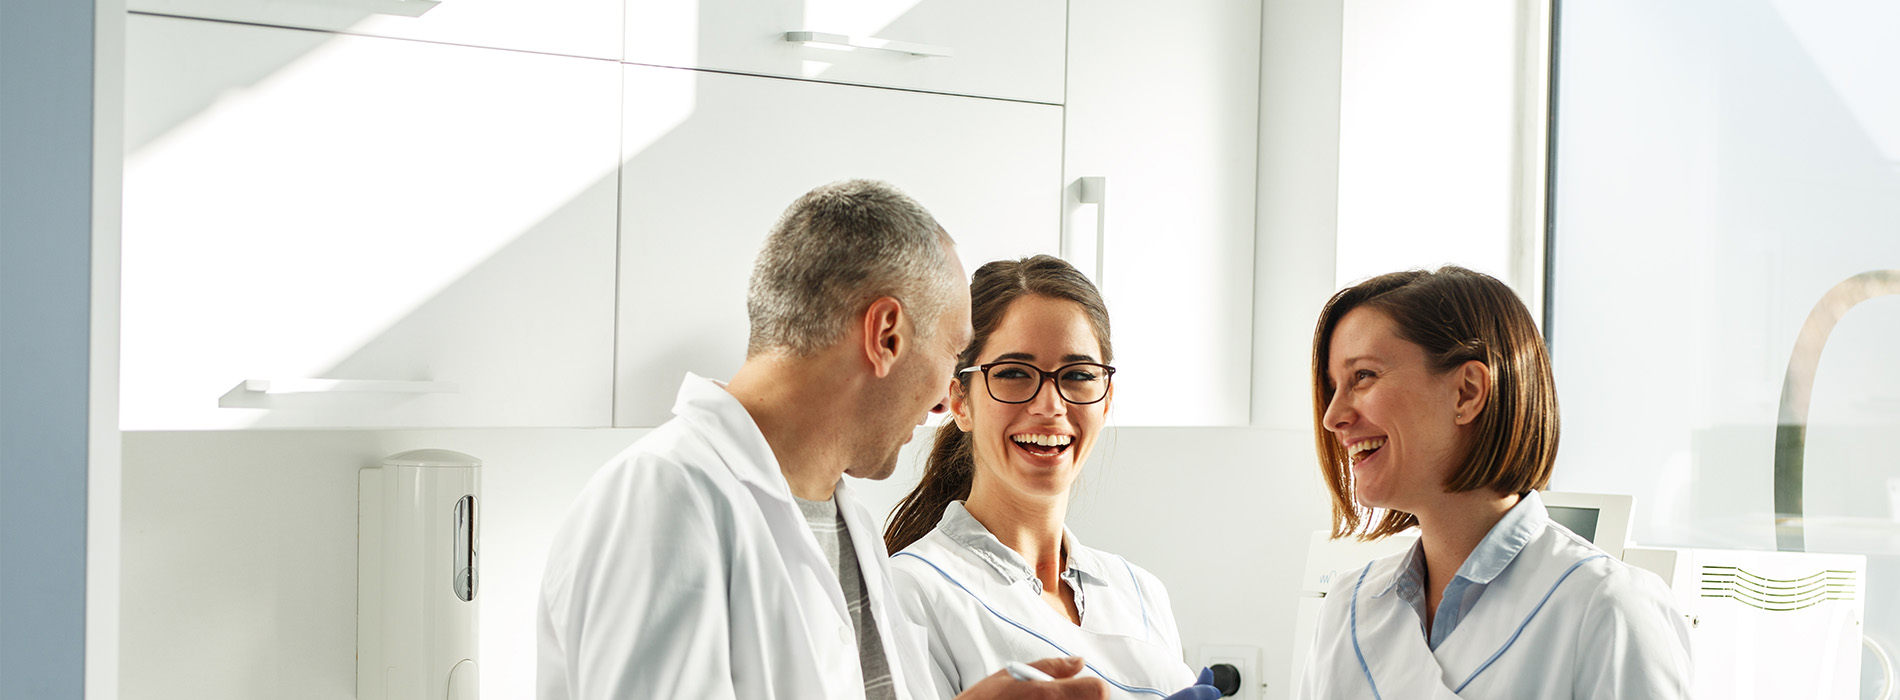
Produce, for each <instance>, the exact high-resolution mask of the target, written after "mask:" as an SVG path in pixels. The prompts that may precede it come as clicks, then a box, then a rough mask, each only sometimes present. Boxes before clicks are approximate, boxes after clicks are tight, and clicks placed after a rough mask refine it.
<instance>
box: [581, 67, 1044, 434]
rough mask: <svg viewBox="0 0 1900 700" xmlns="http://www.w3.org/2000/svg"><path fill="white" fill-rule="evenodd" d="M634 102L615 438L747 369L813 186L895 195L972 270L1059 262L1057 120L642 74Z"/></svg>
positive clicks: (993, 107)
mask: <svg viewBox="0 0 1900 700" xmlns="http://www.w3.org/2000/svg"><path fill="white" fill-rule="evenodd" d="M626 100H627V101H626V132H625V137H624V138H625V146H624V147H625V149H626V150H625V153H624V155H623V157H622V161H623V164H622V172H621V190H620V192H621V250H620V275H621V284H620V311H619V315H620V323H619V346H618V358H619V363H618V365H617V372H616V382H615V387H616V389H617V391H616V393H615V401H614V406H615V414H614V418H615V423H616V424H618V425H623V426H648V425H656V424H658V423H660V422H663V421H665V420H666V419H667V418H668V417H669V416H670V414H671V408H672V405H673V398H674V394H675V392H676V391H677V390H678V388H679V384H680V379H681V378H682V377H683V376H684V375H685V373H686V372H688V371H691V372H694V373H698V374H700V375H702V376H708V377H715V378H721V379H723V378H725V377H728V376H731V374H732V373H733V371H734V370H736V369H738V367H739V364H740V362H741V361H742V360H743V359H744V357H745V345H746V337H747V322H746V313H745V290H746V282H747V279H748V278H749V277H750V275H751V272H752V261H753V258H754V257H755V256H756V255H757V253H758V250H759V246H760V245H761V244H762V243H763V242H764V240H765V235H766V233H767V232H768V230H769V229H770V228H771V227H772V225H773V223H775V222H776V221H777V220H778V217H779V214H780V213H782V212H783V211H784V209H785V207H786V206H787V205H789V204H791V203H792V200H794V199H797V198H798V197H799V196H800V195H802V194H804V193H805V192H806V191H808V190H810V189H811V188H813V187H815V186H818V185H821V184H824V183H827V182H832V181H835V180H842V179H848V178H873V179H879V180H885V181H887V182H890V183H892V184H894V185H896V186H898V187H899V188H901V189H903V190H904V191H905V192H906V193H908V194H910V195H911V196H912V197H914V198H916V199H917V201H919V202H921V203H922V204H923V205H924V207H926V208H928V209H929V210H930V211H931V213H932V214H933V215H935V216H936V218H937V220H938V221H939V222H940V223H942V224H943V226H944V228H945V229H947V230H949V232H950V235H951V236H953V237H955V238H956V240H957V244H958V245H957V250H958V253H959V255H960V256H961V258H962V261H963V265H964V268H965V270H966V271H971V270H975V269H976V266H977V265H980V264H982V263H983V262H987V261H989V260H994V259H999V258H1007V257H1019V256H1023V255H1030V254H1034V253H1053V252H1055V250H1056V248H1057V238H1058V236H1059V227H1058V224H1059V220H1060V212H1059V210H1058V207H1059V206H1060V201H1061V199H1060V195H1059V193H1058V188H1059V187H1060V177H1061V163H1062V114H1061V109H1060V108H1058V107H1052V106H1046V105H1033V104H1024V103H1019V102H1007V101H1001V100H986V99H976V98H968V97H952V96H947V95H931V94H922V93H914V92H904V91H895V90H881V89H874V88H863V87H854V86H845V85H831V84H824V83H812V82H804V81H795V80H777V79H771V78H757V77H749V76H738V75H727V74H720V73H705V72H697V71H684V70H672V69H662V68H649V67H644V66H627V67H626Z"/></svg>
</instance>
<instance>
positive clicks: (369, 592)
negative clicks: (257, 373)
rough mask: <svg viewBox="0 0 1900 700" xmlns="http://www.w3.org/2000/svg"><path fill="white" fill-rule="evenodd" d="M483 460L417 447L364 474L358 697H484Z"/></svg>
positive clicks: (397, 699) (458, 699)
mask: <svg viewBox="0 0 1900 700" xmlns="http://www.w3.org/2000/svg"><path fill="white" fill-rule="evenodd" d="M481 465H482V462H481V460H479V459H476V458H474V457H470V456H468V455H465V454H462V453H459V452H450V451H448V450H411V451H409V452H403V453H401V454H396V455H391V456H390V457H388V458H387V459H384V460H383V462H382V463H381V464H379V465H377V466H374V467H370V468H367V469H363V470H362V471H361V472H359V474H358V481H357V498H358V507H359V510H358V513H357V527H358V533H357V535H358V537H357V559H356V563H357V569H356V571H357V583H356V596H357V598H356V697H357V698H358V700H421V699H422V698H429V699H431V700H433V699H435V698H446V699H447V700H475V699H476V698H477V697H479V689H478V688H477V683H476V682H477V678H478V676H477V673H476V666H475V660H476V654H475V631H476V624H475V610H476V608H475V595H476V592H477V591H478V585H477V584H478V583H479V581H480V572H481V566H480V561H479V550H480V546H479V541H480V535H481V530H480V520H479V511H478V498H477V496H478V495H479V493H480V491H481Z"/></svg>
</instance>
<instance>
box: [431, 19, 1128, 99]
mask: <svg viewBox="0 0 1900 700" xmlns="http://www.w3.org/2000/svg"><path fill="white" fill-rule="evenodd" d="M451 1H458V0H451ZM1067 12H1068V8H1067V3H1065V2H1062V1H1061V0H902V1H896V2H894V1H891V0H690V1H689V0H633V1H632V2H629V3H628V5H627V13H626V20H627V23H626V27H627V32H626V54H625V60H626V61H627V62H629V63H639V64H647V65H656V66H675V67H682V68H708V69H713V70H721V71H732V72H737V73H750V74H757V75H776V76H783V77H790V78H804V79H809V80H821V81H827V82H838V83H853V84H859V85H878V86H885V87H897V88H906V89H912V90H921V91H926V92H942V93H950V94H958V95H977V96H984V97H1000V98H1006V99H1012V100H1025V101H1030V102H1043V103H1049V104H1060V103H1061V102H1062V81H1063V74H1062V70H1063V45H1064V31H1065V29H1064V27H1065V22H1064V17H1065V15H1066V13H1067ZM799 31H802V32H809V33H811V34H812V35H813V38H814V39H828V40H827V41H817V42H809V43H795V42H792V41H788V40H787V36H786V35H787V33H788V32H799ZM840 41H843V42H845V43H838V42H840ZM1144 55H1145V52H1144Z"/></svg>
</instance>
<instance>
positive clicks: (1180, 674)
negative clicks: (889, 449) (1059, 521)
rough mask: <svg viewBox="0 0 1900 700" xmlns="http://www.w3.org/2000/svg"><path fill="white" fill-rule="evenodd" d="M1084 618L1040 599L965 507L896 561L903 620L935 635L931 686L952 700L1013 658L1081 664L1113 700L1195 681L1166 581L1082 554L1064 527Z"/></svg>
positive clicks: (947, 512) (1031, 580)
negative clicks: (1076, 619)
mask: <svg viewBox="0 0 1900 700" xmlns="http://www.w3.org/2000/svg"><path fill="white" fill-rule="evenodd" d="M1062 540H1063V550H1064V551H1065V552H1067V554H1068V568H1067V569H1065V570H1064V571H1063V573H1062V578H1063V580H1065V581H1067V582H1068V583H1069V585H1070V587H1071V588H1072V589H1074V590H1075V591H1076V607H1077V608H1079V609H1080V611H1081V614H1082V624H1081V625H1080V626H1077V625H1076V624H1075V623H1072V622H1070V621H1069V619H1068V618H1067V617H1066V616H1064V615H1062V614H1060V613H1058V612H1056V611H1055V610H1054V609H1052V608H1050V607H1049V605H1048V604H1047V603H1045V602H1043V599H1042V581H1041V579H1039V578H1037V577H1036V575H1035V571H1034V570H1033V569H1031V568H1030V566H1029V562H1028V560H1026V559H1024V558H1023V556H1022V555H1021V554H1018V553H1017V552H1015V551H1014V550H1011V549H1010V548H1008V547H1006V546H1004V545H1003V543H1002V542H1001V541H998V540H997V539H996V537H995V536H994V535H991V534H990V532H989V530H988V529H986V528H984V527H983V524H982V523H980V522H977V520H976V518H973V517H971V516H970V512H969V511H968V510H967V509H965V508H964V507H963V503H962V502H956V501H953V502H951V503H950V505H949V506H948V507H946V508H944V514H943V519H942V520H940V521H939V522H938V523H937V527H936V528H935V529H933V530H931V531H930V532H929V533H928V534H926V535H924V536H923V538H921V539H919V540H917V541H916V542H914V543H912V544H911V545H910V546H908V547H905V548H904V551H902V552H899V553H898V554H897V555H896V556H894V557H892V558H891V576H892V579H893V584H894V585H895V587H896V589H897V597H898V600H899V603H900V606H901V608H902V609H903V612H904V615H906V616H907V617H909V618H910V619H911V620H912V621H913V622H916V623H917V624H920V625H923V626H924V627H925V628H926V629H927V630H928V631H929V634H928V640H929V649H930V662H931V670H932V674H931V678H932V681H933V682H934V683H935V684H936V685H937V690H938V693H939V694H940V695H942V696H943V697H950V696H952V695H955V694H956V693H958V692H960V691H962V690H963V689H964V688H967V687H969V686H970V685H971V684H974V683H975V682H977V681H979V680H982V679H983V678H984V677H985V676H988V675H990V674H992V673H995V672H996V670H997V669H1000V668H1002V667H1003V666H1004V665H1005V664H1008V663H1010V662H1029V661H1034V660H1036V659H1043V658H1049V657H1052V656H1069V655H1077V656H1081V657H1082V659H1083V661H1084V662H1086V663H1087V664H1088V667H1087V668H1086V669H1085V670H1084V671H1083V672H1082V675H1085V676H1098V677H1101V678H1103V679H1104V680H1107V681H1109V696H1110V697H1111V698H1116V699H1117V700H1127V699H1132V698H1142V699H1145V700H1153V698H1157V697H1162V696H1165V695H1168V694H1172V693H1174V692H1176V691H1179V690H1181V689H1182V688H1186V687H1188V686H1190V685H1193V684H1194V673H1193V672H1191V671H1189V670H1188V666H1187V664H1185V663H1183V662H1182V660H1181V635H1180V632H1179V631H1178V630H1177V629H1176V628H1175V624H1174V611H1173V609H1172V608H1170V607H1169V604H1168V591H1167V588H1165V587H1163V586H1162V585H1161V581H1160V580H1159V579H1157V578H1155V577H1154V575H1153V574H1150V573H1148V572H1147V571H1145V570H1143V569H1142V568H1141V567H1138V566H1135V565H1133V564H1130V563H1128V560H1126V559H1123V558H1121V557H1119V556H1116V555H1113V554H1109V553H1107V552H1103V551H1101V550H1097V549H1091V548H1089V547H1085V546H1083V545H1082V544H1081V543H1080V542H1079V541H1077V540H1076V538H1075V535H1074V533H1071V532H1069V531H1068V529H1067V528H1064V529H1063V537H1062Z"/></svg>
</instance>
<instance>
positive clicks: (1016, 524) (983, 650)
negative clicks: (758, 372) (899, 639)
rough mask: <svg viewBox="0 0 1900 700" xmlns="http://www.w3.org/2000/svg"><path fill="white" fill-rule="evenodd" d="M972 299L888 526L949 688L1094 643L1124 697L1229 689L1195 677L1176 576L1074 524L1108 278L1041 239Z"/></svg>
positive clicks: (900, 574)
mask: <svg viewBox="0 0 1900 700" xmlns="http://www.w3.org/2000/svg"><path fill="white" fill-rule="evenodd" d="M970 300H971V310H970V321H971V325H972V326H973V327H974V330H975V335H974V337H973V340H972V341H971V343H970V346H969V347H968V348H965V349H964V351H963V353H962V355H961V356H960V357H959V359H958V363H957V366H958V367H960V368H961V371H960V372H959V373H958V374H957V375H956V378H955V379H954V380H953V383H952V386H951V388H950V409H951V412H952V414H953V417H954V421H953V422H946V423H945V424H944V425H943V427H941V428H939V429H938V431H937V438H936V443H935V445H934V446H933V447H932V449H931V452H930V456H929V458H928V462H927V463H926V465H925V468H924V475H923V478H922V480H921V482H920V483H919V484H918V485H917V488H916V489H915V490H913V491H911V493H910V495H909V496H906V497H905V498H904V500H903V501H902V502H901V503H899V504H898V506H897V508H896V509H895V510H894V511H893V512H892V514H891V519H890V525H889V527H888V528H887V529H886V530H885V533H884V541H885V544H886V545H888V546H889V548H890V551H893V552H897V554H896V555H894V556H893V557H892V566H891V569H892V584H893V586H894V587H895V588H896V591H897V598H898V601H899V604H900V606H901V607H902V608H903V610H904V612H905V614H906V615H907V616H908V617H909V618H910V620H911V621H912V622H914V623H917V624H919V625H922V626H924V627H925V628H926V629H927V630H928V632H929V640H930V656H931V661H932V662H933V664H932V665H933V666H934V668H935V670H936V671H937V672H938V673H937V674H936V679H935V680H936V682H937V685H938V690H939V691H940V694H941V695H942V696H943V697H950V696H952V695H955V694H956V693H958V692H960V691H962V690H963V688H964V687H965V686H967V685H969V684H972V683H975V682H977V681H979V680H982V679H983V678H984V677H986V676H989V675H990V674H992V673H995V672H996V670H997V669H998V668H1002V667H1004V666H1005V665H1006V664H1009V663H1013V662H1023V661H1029V660H1032V659H1040V658H1045V657H1049V656H1081V657H1082V658H1083V660H1084V661H1085V662H1086V663H1087V667H1086V668H1087V670H1085V671H1084V672H1083V673H1085V674H1090V675H1096V676H1100V677H1101V678H1102V679H1103V680H1105V681H1107V682H1108V684H1109V686H1110V689H1111V690H1110V695H1111V696H1112V697H1116V698H1163V697H1180V698H1187V697H1195V698H1212V697H1217V696H1218V695H1219V692H1218V691H1215V690H1214V689H1213V688H1212V687H1211V686H1206V685H1192V684H1195V682H1196V679H1195V675H1194V673H1193V672H1192V671H1190V670H1189V669H1188V666H1187V665H1186V664H1185V663H1182V660H1181V638H1180V633H1179V632H1178V631H1177V630H1176V629H1175V625H1174V612H1173V611H1172V610H1171V609H1170V608H1169V605H1168V594H1167V590H1166V589H1165V588H1163V587H1162V585H1161V582H1160V581H1159V580H1156V579H1155V577H1154V575H1152V574H1149V573H1148V572H1147V571H1144V570H1142V569H1141V568H1140V567H1137V566H1135V565H1134V564H1131V563H1129V562H1128V560H1126V559H1123V558H1121V557H1119V556H1116V555H1113V554H1109V553H1107V552H1103V551H1101V550H1097V549H1091V548H1089V547H1085V546H1083V545H1082V544H1081V543H1080V542H1079V541H1077V540H1076V538H1075V535H1074V534H1073V533H1070V532H1069V531H1068V529H1067V528H1065V527H1064V526H1063V518H1064V516H1065V515H1066V514H1067V512H1068V506H1069V488H1070V487H1071V486H1072V485H1073V484H1074V483H1075V479H1076V477H1077V476H1078V475H1080V474H1081V471H1082V466H1083V463H1084V462H1086V461H1087V459H1088V455H1089V450H1090V449H1091V448H1093V447H1094V445H1095V441H1096V439H1097V438H1099V437H1100V436H1101V433H1102V428H1103V424H1104V423H1105V422H1106V418H1107V414H1108V406H1109V403H1110V402H1111V401H1112V399H1113V395H1114V391H1113V388H1112V386H1111V383H1110V379H1111V378H1113V376H1114V373H1115V368H1113V367H1110V366H1109V365H1108V362H1109V361H1110V360H1111V359H1112V357H1113V351H1112V350H1111V349H1110V347H1109V334H1108V308H1107V306H1106V305H1104V304H1103V303H1102V297H1101V294H1100V293H1099V292H1097V291H1096V289H1095V286H1094V285H1093V284H1091V283H1090V282H1089V280H1088V278H1086V277H1083V276H1082V274H1081V273H1080V272H1077V271H1076V270H1075V268H1073V267H1071V266H1070V265H1069V264H1068V263H1066V262H1063V261H1062V260H1061V259H1059V258H1054V257H1050V256H1047V255H1038V256H1035V257H1031V258H1024V259H1021V260H1005V261H997V262H992V263H989V264H987V265H984V266H983V267H981V268H979V269H978V270H977V271H976V275H975V277H974V279H973V280H972V282H971V284H970ZM1202 682H1203V683H1204V682H1207V681H1206V677H1205V676H1204V677H1203V680H1202ZM1189 686H1191V687H1189ZM1184 687H1187V690H1181V689H1182V688H1184ZM1177 690H1180V693H1178V694H1176V692H1175V691H1177Z"/></svg>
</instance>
